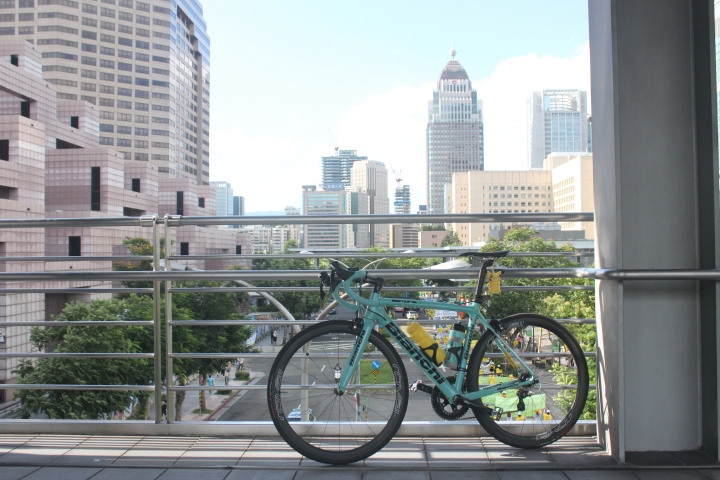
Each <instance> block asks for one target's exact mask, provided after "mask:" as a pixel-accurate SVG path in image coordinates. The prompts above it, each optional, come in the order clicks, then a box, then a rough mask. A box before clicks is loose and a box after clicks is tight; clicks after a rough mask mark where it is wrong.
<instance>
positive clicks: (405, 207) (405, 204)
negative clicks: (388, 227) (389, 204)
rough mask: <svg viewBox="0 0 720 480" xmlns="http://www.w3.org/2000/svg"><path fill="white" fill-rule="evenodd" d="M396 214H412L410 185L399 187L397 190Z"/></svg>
mask: <svg viewBox="0 0 720 480" xmlns="http://www.w3.org/2000/svg"><path fill="white" fill-rule="evenodd" d="M393 205H394V206H395V214H396V215H402V214H409V213H410V185H403V186H400V185H398V186H397V187H396V188H395V202H394V203H393Z"/></svg>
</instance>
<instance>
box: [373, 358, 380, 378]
mask: <svg viewBox="0 0 720 480" xmlns="http://www.w3.org/2000/svg"><path fill="white" fill-rule="evenodd" d="M372 367H373V368H374V369H375V370H377V369H378V368H380V360H373V362H372ZM375 375H377V373H376V374H375Z"/></svg>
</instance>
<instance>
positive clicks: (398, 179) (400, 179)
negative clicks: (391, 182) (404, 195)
mask: <svg viewBox="0 0 720 480" xmlns="http://www.w3.org/2000/svg"><path fill="white" fill-rule="evenodd" d="M390 170H392V172H393V175H395V182H396V183H397V186H398V187H399V186H400V182H402V178H400V175H402V170H400V175H398V174H397V173H396V172H395V169H394V168H393V166H392V165H390Z"/></svg>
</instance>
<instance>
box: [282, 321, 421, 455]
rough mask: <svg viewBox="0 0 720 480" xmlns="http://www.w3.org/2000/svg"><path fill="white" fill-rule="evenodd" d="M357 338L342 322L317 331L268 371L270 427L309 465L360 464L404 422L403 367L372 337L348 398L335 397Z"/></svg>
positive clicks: (299, 339)
mask: <svg viewBox="0 0 720 480" xmlns="http://www.w3.org/2000/svg"><path fill="white" fill-rule="evenodd" d="M359 332H360V330H355V329H354V328H353V323H352V322H347V321H327V322H323V323H321V324H319V325H314V326H312V327H310V328H307V329H305V330H303V331H302V332H301V333H299V334H298V335H295V336H294V337H293V338H292V340H290V342H288V344H287V345H286V346H285V347H284V348H283V349H282V350H281V351H280V354H279V355H278V357H277V358H276V359H275V363H274V364H273V366H272V369H271V370H270V378H269V379H268V406H269V408H270V416H271V417H272V420H273V423H274V424H275V427H276V428H277V430H278V433H280V435H281V436H282V437H283V439H285V441H286V442H287V443H288V444H289V445H290V446H291V447H292V448H293V449H295V451H297V452H298V453H300V454H302V455H305V456H306V457H308V458H310V459H312V460H315V461H318V462H323V463H330V464H345V463H352V462H357V461H359V460H363V459H365V458H367V457H369V456H370V455H372V454H374V453H375V452H377V451H378V450H380V449H381V448H382V447H384V446H385V445H386V444H387V443H388V442H389V441H390V440H391V439H392V437H393V435H395V433H396V432H397V430H398V428H400V424H401V423H402V420H403V418H404V416H405V410H406V409H407V402H408V383H407V374H406V372H405V367H404V366H403V363H402V361H401V360H400V356H399V355H398V353H397V351H396V350H395V349H394V348H393V346H392V345H391V344H390V342H388V341H387V340H386V339H385V338H383V337H382V336H381V335H380V334H378V333H377V332H375V331H372V332H371V334H370V339H369V341H368V345H367V347H366V348H365V351H364V352H361V358H360V363H359V367H358V369H357V370H356V372H355V374H354V375H353V377H352V380H351V381H350V385H348V388H347V390H346V391H345V392H343V394H342V395H340V394H338V393H337V391H336V387H337V385H338V379H339V377H340V374H341V373H342V370H343V369H344V368H345V364H346V363H347V359H348V356H349V354H350V353H351V352H352V350H353V348H354V346H355V343H356V340H357V338H358V334H359Z"/></svg>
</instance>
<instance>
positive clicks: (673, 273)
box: [0, 267, 720, 282]
mask: <svg viewBox="0 0 720 480" xmlns="http://www.w3.org/2000/svg"><path fill="white" fill-rule="evenodd" d="M495 270H499V271H502V272H503V278H584V279H597V280H618V281H622V280H712V281H718V280H720V269H708V270H611V269H596V268H502V267H501V268H496V269H495ZM478 272H479V269H478V268H457V269H442V270H441V269H429V268H423V269H419V270H415V269H395V270H373V276H379V277H383V278H385V279H387V280H391V279H426V278H433V279H451V280H452V279H461V280H458V281H464V280H462V279H474V278H476V277H477V275H478ZM319 274H320V270H207V271H204V270H194V271H156V272H147V271H144V272H130V271H108V272H98V271H87V272H4V273H0V282H14V281H77V280H88V281H91V280H116V281H129V280H145V281H165V280H172V281H174V280H187V281H189V280H216V281H223V280H225V281H227V280H237V279H241V280H317V278H318V275H319Z"/></svg>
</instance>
